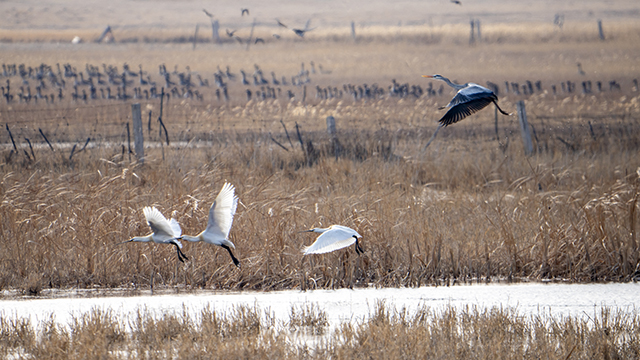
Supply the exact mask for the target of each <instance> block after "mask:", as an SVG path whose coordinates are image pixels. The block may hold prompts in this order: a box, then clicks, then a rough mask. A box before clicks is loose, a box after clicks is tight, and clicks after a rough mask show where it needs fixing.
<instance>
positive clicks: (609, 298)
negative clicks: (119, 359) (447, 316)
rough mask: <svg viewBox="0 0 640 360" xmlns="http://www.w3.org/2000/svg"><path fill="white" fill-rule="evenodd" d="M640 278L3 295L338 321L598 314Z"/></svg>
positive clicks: (37, 309)
mask: <svg viewBox="0 0 640 360" xmlns="http://www.w3.org/2000/svg"><path fill="white" fill-rule="evenodd" d="M639 295H640V284H637V283H625V284H620V283H611V284H557V283H553V284H542V283H521V284H511V285H505V284H482V285H480V284H477V285H456V286H451V287H433V286H428V287H420V288H384V289H374V288H371V289H355V290H349V289H340V290H314V291H306V292H301V291H299V290H289V291H273V292H215V291H197V292H191V293H182V294H164V295H142V296H106V297H62V298H60V297H58V298H24V299H13V300H0V316H3V317H14V316H18V317H30V318H31V320H32V321H33V323H34V324H37V323H39V322H40V321H42V320H45V319H49V318H50V317H51V315H53V316H55V319H56V320H57V321H58V322H60V323H61V324H68V323H69V320H70V319H71V316H72V315H75V316H78V315H80V314H82V313H84V312H87V311H90V310H91V309H92V308H95V307H97V308H99V309H104V310H106V309H111V310H112V311H114V312H115V314H116V315H124V316H128V315H129V314H131V313H134V312H135V311H137V310H138V309H146V310H148V311H150V312H152V313H155V314H162V313H164V312H176V313H182V311H183V309H186V310H187V311H188V312H189V313H190V314H191V315H192V316H194V317H197V316H198V315H199V314H200V312H201V310H202V309H203V308H204V307H205V306H209V307H210V308H211V309H215V310H216V311H217V312H229V311H231V310H233V309H234V307H237V306H238V305H246V306H251V307H253V306H254V305H255V306H257V307H258V308H259V309H261V310H266V311H269V312H270V313H272V314H273V315H275V317H276V318H277V319H278V320H282V321H288V320H289V314H290V312H291V307H292V306H293V307H296V308H301V307H303V306H307V305H309V304H315V305H317V307H318V309H320V310H324V311H325V312H326V314H327V317H328V320H329V323H330V325H332V326H335V325H337V324H339V323H340V322H344V321H353V320H363V319H366V318H367V316H368V315H369V314H370V313H371V312H372V310H373V309H374V308H375V306H376V304H377V303H378V302H380V301H384V302H385V304H386V305H387V306H392V307H395V308H397V309H401V308H403V307H404V308H406V309H407V310H409V311H410V312H411V311H415V310H416V309H418V307H421V306H428V307H431V308H433V309H434V310H439V309H444V308H446V307H449V306H452V307H455V308H459V309H463V308H465V307H468V306H469V307H477V308H480V309H482V308H492V307H503V308H504V307H510V308H515V309H516V310H517V312H518V313H519V314H522V315H551V316H554V317H567V316H571V317H578V318H580V317H593V316H594V314H596V313H597V312H599V309H601V308H602V307H607V308H611V309H613V310H621V311H634V310H635V309H640V296H639Z"/></svg>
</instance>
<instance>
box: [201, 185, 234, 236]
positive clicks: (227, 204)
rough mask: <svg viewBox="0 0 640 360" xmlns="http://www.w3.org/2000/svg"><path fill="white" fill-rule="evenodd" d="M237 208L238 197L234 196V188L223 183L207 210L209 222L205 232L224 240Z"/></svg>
mask: <svg viewBox="0 0 640 360" xmlns="http://www.w3.org/2000/svg"><path fill="white" fill-rule="evenodd" d="M237 207H238V197H237V196H236V195H235V187H234V186H233V185H231V184H229V183H225V184H224V186H222V189H221V190H220V193H219V194H218V197H216V201H214V202H213V204H211V208H210V209H209V222H208V224H207V229H206V230H205V231H207V232H209V231H210V232H212V233H213V234H214V235H216V236H217V237H221V238H223V239H226V238H228V237H229V231H231V224H233V216H234V215H235V213H236V208H237Z"/></svg>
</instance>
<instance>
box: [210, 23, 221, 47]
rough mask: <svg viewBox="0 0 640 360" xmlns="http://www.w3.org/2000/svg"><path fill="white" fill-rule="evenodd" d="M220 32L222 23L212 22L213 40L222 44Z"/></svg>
mask: <svg viewBox="0 0 640 360" xmlns="http://www.w3.org/2000/svg"><path fill="white" fill-rule="evenodd" d="M219 30H220V23H219V22H218V20H216V21H212V22H211V31H212V32H213V35H212V38H213V41H214V42H216V43H219V42H220V34H219V33H218V31H219Z"/></svg>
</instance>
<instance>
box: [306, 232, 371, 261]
mask: <svg viewBox="0 0 640 360" xmlns="http://www.w3.org/2000/svg"><path fill="white" fill-rule="evenodd" d="M302 232H315V233H320V236H318V238H317V239H316V241H315V242H314V243H313V244H311V246H306V247H304V248H303V249H302V253H303V254H304V255H309V254H324V253H328V252H332V251H335V250H338V249H342V248H345V247H347V246H350V245H351V244H353V243H355V244H356V247H355V248H356V253H357V254H358V255H360V254H362V253H364V251H363V250H362V248H361V247H360V244H358V239H360V238H362V235H360V234H358V233H357V232H356V231H355V230H353V229H351V228H348V227H346V226H342V225H331V226H329V227H328V228H313V229H310V230H305V231H302Z"/></svg>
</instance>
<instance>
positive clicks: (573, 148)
mask: <svg viewBox="0 0 640 360" xmlns="http://www.w3.org/2000/svg"><path fill="white" fill-rule="evenodd" d="M583 26H584V27H583ZM593 28H594V26H593V24H591V25H582V24H574V25H572V24H567V25H566V27H565V28H564V30H563V32H560V31H559V30H558V29H557V28H554V27H553V26H551V25H548V24H539V25H532V26H528V27H526V29H525V27H524V26H522V25H517V24H488V25H486V27H484V28H483V29H484V33H483V34H484V35H483V40H482V42H479V43H478V44H476V45H475V46H469V44H468V24H467V25H464V26H463V25H432V26H430V27H429V28H428V29H426V30H425V29H424V27H420V26H414V27H411V26H408V27H402V28H399V29H396V28H389V27H381V28H379V29H378V28H375V27H373V26H372V27H368V28H367V29H363V30H362V31H361V32H359V34H360V35H359V36H360V38H359V40H358V42H356V43H353V41H352V40H351V39H350V35H349V33H348V32H346V31H343V32H334V33H332V32H331V31H333V30H322V29H318V31H317V32H316V33H313V32H311V33H309V37H308V38H305V39H304V40H303V39H293V38H291V37H289V38H287V39H285V41H282V42H275V41H274V40H273V39H271V38H270V40H268V41H267V43H266V44H264V45H262V44H260V45H254V46H252V47H251V48H250V50H249V51H247V50H246V48H245V46H241V45H239V44H235V43H229V42H227V43H224V44H221V45H215V44H211V43H206V44H199V45H198V46H197V47H196V49H195V50H194V49H193V48H192V45H191V44H189V43H179V42H178V43H176V42H175V38H176V37H177V35H176V36H174V35H173V34H169V33H170V32H171V31H172V30H171V29H168V30H166V33H163V34H159V35H154V36H155V37H157V38H158V39H160V40H158V41H147V42H145V41H144V40H138V42H136V43H132V42H117V43H115V44H93V43H86V44H81V45H80V46H73V45H70V44H62V43H56V42H51V41H56V40H59V39H60V38H59V37H58V36H61V35H60V33H56V32H49V35H47V34H43V33H41V32H38V31H41V30H33V31H26V30H20V29H15V28H10V29H5V30H2V31H3V34H2V35H1V36H0V37H2V38H5V39H9V38H10V39H11V41H10V42H5V43H3V44H0V49H1V51H2V54H3V56H2V62H3V63H5V64H20V63H24V64H26V65H28V66H39V65H40V64H41V63H44V64H48V65H51V66H55V64H56V63H60V64H66V63H69V64H71V65H72V66H74V67H76V68H77V69H78V70H79V71H82V70H84V68H85V64H87V63H88V64H92V65H95V66H101V64H103V63H105V64H108V65H114V66H118V67H120V68H121V66H122V64H123V63H129V64H131V65H132V67H133V68H134V69H136V70H137V65H138V64H141V65H142V66H143V69H145V70H146V71H148V73H149V74H153V77H154V79H155V80H156V81H160V77H159V75H158V74H157V70H156V69H158V65H160V64H162V63H164V64H166V65H167V68H168V69H169V70H170V71H171V70H173V68H174V66H175V67H176V68H177V69H179V71H185V69H186V67H187V66H189V68H190V69H191V70H192V71H193V72H194V74H195V72H197V73H199V74H202V76H204V77H206V78H208V79H209V81H210V82H211V83H212V84H211V87H210V88H206V89H205V88H202V89H200V91H201V92H202V94H203V96H204V100H203V101H198V100H194V99H180V98H175V97H173V98H172V99H171V100H169V101H167V102H166V103H165V104H164V105H165V107H164V109H163V111H164V114H163V119H164V121H165V123H166V125H167V129H168V133H169V136H170V140H171V145H170V146H167V145H166V144H165V145H162V141H163V137H161V136H159V134H158V124H157V122H156V121H155V119H157V117H158V113H159V105H160V104H159V100H158V99H151V100H140V102H141V103H142V108H143V123H144V127H145V137H146V138H145V141H147V145H148V147H147V148H146V149H145V155H146V161H145V163H144V165H143V164H140V163H137V162H136V161H135V156H131V155H129V154H127V153H123V151H124V149H125V147H126V146H125V145H123V144H126V130H125V124H126V123H127V122H130V119H131V118H130V116H131V114H130V104H131V103H132V102H133V101H132V100H129V101H126V102H124V101H114V100H100V99H98V100H90V101H87V102H84V101H73V100H72V99H71V97H70V95H69V92H68V93H67V96H66V98H65V99H64V100H62V101H59V102H56V103H55V104H46V103H43V102H42V101H40V103H38V104H37V105H36V104H33V103H29V104H27V103H21V102H18V101H15V102H14V103H12V104H7V103H6V102H5V101H4V100H3V101H2V103H1V104H0V118H1V119H2V122H3V123H4V124H6V125H8V126H9V127H10V129H11V130H12V132H13V135H14V137H15V139H16V141H17V142H18V146H20V148H19V151H18V153H15V152H14V151H13V148H12V145H11V141H10V139H9V135H8V132H6V131H4V129H3V132H2V133H1V134H0V141H1V142H2V144H4V145H3V147H2V150H1V154H0V169H1V170H0V171H1V175H2V179H1V182H0V199H1V203H0V232H1V233H0V247H1V248H2V250H3V251H2V252H0V288H1V289H19V290H20V291H23V292H24V293H26V294H38V293H40V291H41V290H42V289H44V288H70V287H81V288H84V287H107V288H116V287H126V288H140V287H142V288H148V287H150V286H163V287H175V288H185V289H195V288H201V287H202V288H215V289H261V290H272V289H290V288H302V289H308V288H315V287H317V288H337V287H355V286H420V285H424V284H434V283H448V282H456V281H463V282H464V281H490V280H491V279H495V278H504V279H510V280H517V279H531V280H542V279H554V280H568V281H576V282H582V281H610V280H614V281H629V280H631V279H633V278H637V276H638V265H639V260H640V253H639V249H638V239H637V235H636V233H637V230H636V228H637V224H638V215H637V210H638V206H639V205H638V196H639V195H638V194H639V191H638V189H639V187H640V181H639V175H640V174H639V173H638V168H639V167H640V158H639V157H638V156H637V155H638V150H639V146H640V131H639V130H640V126H639V124H638V118H639V114H640V104H639V100H640V98H639V93H638V89H637V88H635V87H634V84H633V83H632V80H633V79H637V78H638V77H639V75H640V74H639V72H640V68H639V67H640V65H638V63H637V58H638V56H639V54H640V47H639V46H638V44H640V41H638V38H640V32H639V30H638V27H637V26H636V25H634V24H626V25H625V23H621V24H619V25H616V26H613V25H612V26H611V27H609V28H607V31H608V33H607V34H608V36H610V37H609V39H608V40H607V41H605V42H602V41H599V40H598V39H597V32H596V31H594V29H593ZM64 31H68V30H63V32H64ZM163 31H164V30H163ZM257 31H258V32H257V33H256V35H259V34H261V33H260V31H264V30H257ZM314 31H315V30H314ZM270 32H271V31H270V30H267V32H265V34H264V35H265V36H270ZM16 34H19V35H16ZM67 35H70V33H69V34H67V33H63V34H62V37H67ZM145 36H150V35H149V34H143V33H140V31H138V33H136V34H134V32H133V30H132V34H131V35H129V36H128V37H129V38H133V37H136V38H137V39H144V37H145ZM289 36H293V35H292V34H289ZM125 38H127V37H126V36H125ZM310 61H315V63H316V64H317V65H320V64H322V65H323V66H324V68H325V69H328V70H331V71H332V72H331V74H316V75H315V76H313V77H312V78H313V81H312V82H311V83H309V84H308V85H307V98H306V101H305V102H304V103H303V102H302V101H301V98H302V92H303V87H301V86H300V87H294V86H289V87H287V88H284V87H283V89H284V91H286V90H287V89H290V90H291V91H292V92H293V93H294V94H295V98H294V99H293V100H292V101H287V99H286V97H285V96H284V95H283V96H280V97H279V98H278V99H277V100H273V99H271V100H264V101H261V100H256V99H255V98H254V99H253V100H251V101H250V102H247V101H246V95H245V90H246V87H244V86H242V85H240V84H239V83H238V81H237V80H236V81H235V82H232V81H229V83H230V85H229V94H230V100H229V101H228V102H224V101H223V100H217V99H216V98H215V95H214V89H215V87H214V85H213V80H212V76H211V74H212V73H213V72H215V71H216V70H217V68H218V66H220V67H221V68H222V69H223V70H224V69H225V67H226V66H230V68H231V71H233V72H235V73H236V74H238V72H239V70H240V69H245V70H247V71H249V70H250V71H251V72H253V66H254V64H259V66H260V67H261V68H262V69H263V70H264V71H265V73H266V74H269V73H270V72H271V71H274V72H275V73H277V74H278V76H281V75H283V76H287V77H289V76H291V75H294V74H296V73H298V72H299V71H300V63H301V62H304V63H306V65H307V69H309V62H310ZM576 62H581V63H582V65H583V67H584V70H585V72H586V74H585V75H579V74H578V72H577V69H576ZM423 73H441V74H443V75H445V76H450V77H452V78H454V79H459V80H460V81H475V82H478V83H480V84H485V82H486V81H487V80H490V81H492V82H494V83H496V84H499V85H500V86H501V87H503V84H504V82H505V81H509V82H514V81H515V82H519V83H521V84H522V83H524V81H525V80H531V81H538V80H540V81H541V82H542V84H543V91H540V92H536V93H535V94H533V95H529V96H523V95H514V94H513V93H509V94H505V93H504V90H503V93H502V94H501V95H500V98H501V105H502V107H503V108H505V109H509V111H515V102H516V101H518V100H525V102H526V106H527V111H528V114H529V122H530V123H531V124H532V127H533V129H534V137H535V138H534V146H535V148H536V153H535V154H534V155H533V156H525V155H524V152H523V149H522V145H521V140H520V135H519V131H520V130H519V128H518V123H517V118H516V117H515V116H512V117H508V118H507V117H500V119H499V122H498V125H499V133H498V138H497V139H496V134H495V130H494V122H493V110H492V109H486V110H483V111H482V112H480V113H479V114H477V115H474V116H473V117H472V118H469V119H466V120H464V121H463V122H461V123H459V124H456V125H455V126H452V127H449V128H447V129H445V130H443V131H441V132H440V135H439V137H438V139H437V140H436V142H435V143H434V144H433V145H432V146H431V147H430V148H429V149H428V151H426V152H424V153H423V152H422V151H421V149H422V147H423V146H424V144H425V142H426V140H427V139H428V138H429V136H430V135H431V133H432V131H433V130H434V129H435V120H437V119H438V117H439V116H440V115H441V114H442V112H441V111H438V110H437V107H438V106H442V105H444V104H446V102H447V101H448V100H449V99H450V97H451V96H452V94H453V93H452V92H450V91H449V89H445V91H444V93H443V94H442V95H436V96H426V95H424V96H422V97H420V98H415V97H412V96H409V97H405V98H402V99H399V98H395V97H388V96H384V97H381V98H376V99H368V100H357V101H355V100H353V98H351V97H349V96H347V95H345V96H344V97H343V98H340V99H329V100H323V99H318V98H316V97H315V86H316V85H318V86H321V87H328V86H332V87H337V88H339V89H341V88H342V87H343V84H347V83H349V84H355V85H362V84H364V83H367V84H369V85H371V84H374V83H377V84H378V85H379V86H380V87H381V88H383V89H385V90H386V89H387V88H388V86H389V85H391V79H396V80H397V81H398V82H400V83H409V84H412V85H416V84H420V85H421V86H423V87H426V85H427V83H426V82H424V81H423V79H421V78H420V77H419V76H420V74H423ZM585 80H590V81H592V82H593V83H594V86H595V83H596V81H601V82H602V83H603V84H604V91H603V92H595V91H594V92H593V93H591V94H582V93H581V92H580V87H579V86H580V82H581V81H585ZM613 80H615V81H616V83H617V84H619V85H620V90H615V89H610V88H609V82H610V81H613ZM564 81H572V82H574V83H576V84H578V88H577V89H576V91H575V92H573V93H570V94H569V93H563V92H561V90H560V83H561V82H564ZM69 82H71V80H69ZM12 84H13V85H12V86H13V89H14V91H16V90H15V89H16V88H17V87H19V86H20V84H19V80H16V78H14V79H12ZM433 85H434V87H435V88H436V89H437V88H438V87H439V86H440V84H439V83H434V84H433ZM552 85H555V86H557V94H556V95H554V94H553V93H552V91H551V86H552ZM249 88H251V89H252V90H255V89H256V88H255V87H249ZM503 89H504V88H503ZM66 91H67V90H66ZM68 91H71V90H68ZM149 112H151V115H149V116H151V118H152V119H153V121H152V122H151V125H152V129H151V131H148V129H147V116H148V114H149ZM329 115H332V116H335V117H336V119H337V122H338V129H339V135H338V141H339V144H340V149H341V151H339V152H336V143H335V142H332V141H331V140H330V139H329V137H328V136H327V135H326V132H325V118H326V116H329ZM283 124H284V126H286V129H287V130H288V135H289V138H287V135H286V134H285V131H284V127H283ZM296 124H298V125H299V128H300V133H301V138H302V143H303V144H304V148H305V150H304V151H303V149H302V147H301V145H300V143H299V141H298V138H297V135H296V130H295V126H296ZM38 129H41V130H42V131H43V132H44V133H45V134H46V135H47V136H48V137H49V139H50V140H51V141H52V142H53V147H54V149H55V151H51V150H49V148H48V146H47V145H46V144H45V143H44V140H43V139H42V137H41V136H40V134H39V131H38ZM25 138H27V139H30V141H31V142H32V143H34V145H36V146H35V148H34V150H33V151H31V150H30V149H29V147H28V145H27V144H26V141H25ZM87 138H90V139H91V141H90V143H89V145H88V146H87V148H86V149H84V150H83V151H80V152H78V151H77V150H78V149H80V148H81V147H82V145H83V144H84V142H85V140H86V139H87ZM272 138H273V139H274V140H277V141H278V142H279V143H281V144H283V145H284V146H285V147H286V148H287V150H284V149H283V148H282V147H280V146H278V145H277V144H276V143H275V142H274V141H273V140H272ZM74 144H76V145H77V148H76V152H75V153H74V155H73V157H72V158H71V159H70V156H69V155H70V152H71V146H73V145H74ZM311 146H312V147H311ZM224 181H229V182H231V183H233V184H234V185H235V186H236V189H237V194H238V195H239V197H240V200H241V204H240V206H239V207H238V212H237V214H236V218H235V221H234V227H233V229H232V231H231V240H232V241H233V242H234V243H235V244H236V248H237V254H236V255H238V257H239V258H240V260H241V263H242V267H241V268H240V269H236V268H235V267H234V266H233V264H232V263H231V261H230V260H229V258H228V255H227V254H226V253H225V252H224V251H221V249H219V248H215V247H212V246H208V245H205V244H190V243H189V244H185V248H184V252H185V253H186V254H187V255H188V256H189V258H190V259H191V260H190V261H189V262H187V263H186V264H182V263H179V262H177V259H176V258H175V254H174V253H173V249H171V248H169V247H165V246H159V245H155V244H126V245H116V244H117V243H118V242H121V241H124V240H127V239H129V238H131V237H132V236H134V235H140V234H146V233H147V232H148V227H147V226H146V224H145V223H144V220H143V216H142V211H141V209H142V208H143V207H144V206H156V207H158V208H159V209H160V210H161V211H162V212H163V213H164V214H165V215H168V216H175V217H176V218H177V220H179V222H180V223H181V225H182V228H183V230H184V232H185V233H190V234H192V233H196V232H199V231H201V230H202V229H203V228H204V226H205V224H206V219H207V211H208V207H209V206H210V204H211V202H212V201H213V199H214V198H215V196H216V194H217V192H218V191H219V189H220V187H221V186H222V184H223V183H224ZM333 223H340V224H343V225H347V226H350V227H353V228H355V229H356V230H357V231H358V232H359V233H360V234H362V235H363V237H364V239H363V241H362V245H363V247H364V249H365V255H363V256H360V257H358V256H356V255H355V254H354V253H353V252H352V251H351V249H349V250H343V251H339V252H335V253H331V254H327V255H323V256H311V257H308V258H306V259H305V258H303V257H302V256H301V254H300V249H301V248H302V246H303V245H304V244H309V243H311V242H312V241H313V237H311V236H307V235H305V234H299V233H297V232H298V231H300V230H303V229H307V228H310V227H312V226H327V225H330V224H333Z"/></svg>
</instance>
